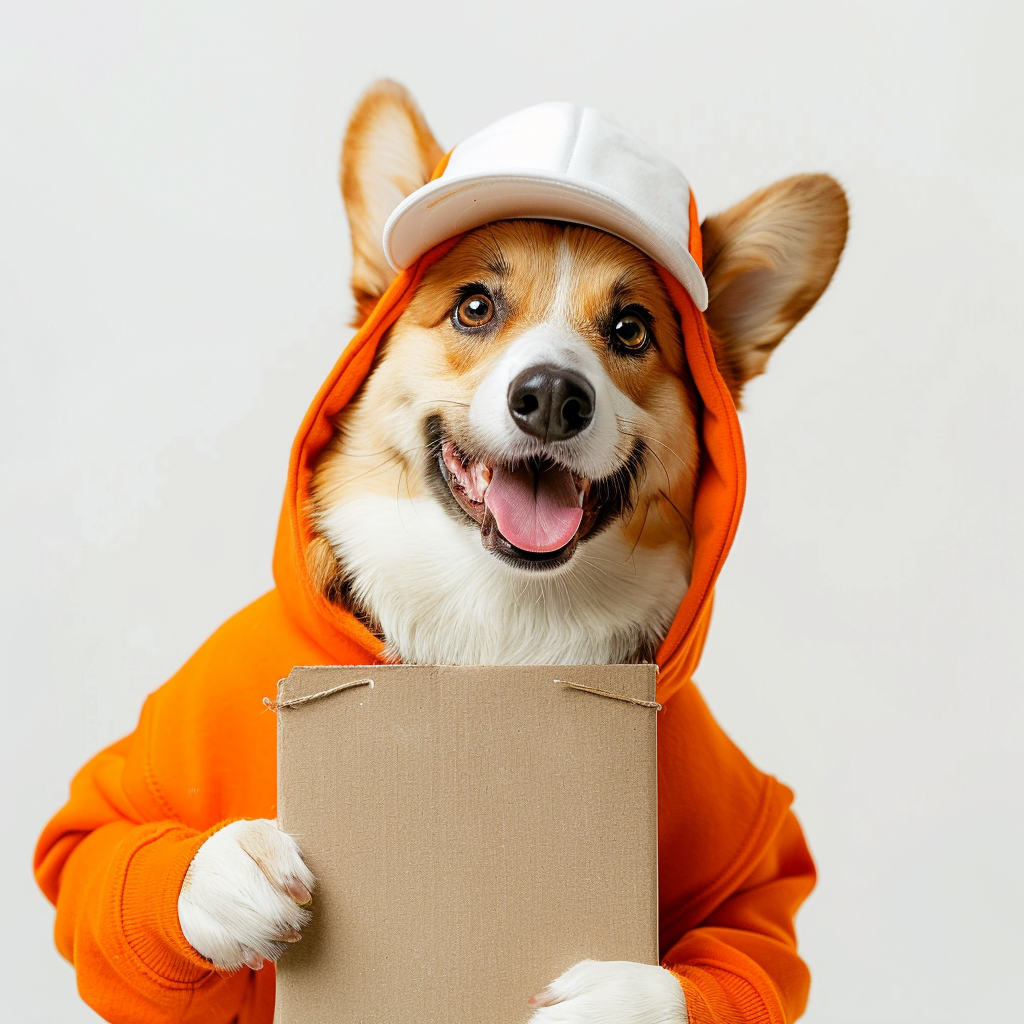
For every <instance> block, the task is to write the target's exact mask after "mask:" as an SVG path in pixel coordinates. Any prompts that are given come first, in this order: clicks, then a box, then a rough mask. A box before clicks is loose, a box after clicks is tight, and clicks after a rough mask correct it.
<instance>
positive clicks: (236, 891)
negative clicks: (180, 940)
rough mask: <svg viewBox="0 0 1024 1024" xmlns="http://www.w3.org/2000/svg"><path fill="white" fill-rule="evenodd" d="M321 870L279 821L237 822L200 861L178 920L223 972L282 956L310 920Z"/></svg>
mask: <svg viewBox="0 0 1024 1024" xmlns="http://www.w3.org/2000/svg"><path fill="white" fill-rule="evenodd" d="M312 889H313V874H312V872H311V871H310V870H309V868H307V867H306V865H305V863H304V862H303V860H302V854H301V853H299V848H298V846H297V845H296V843H295V840H294V839H292V837H291V836H289V835H286V834H285V833H284V832H281V831H280V830H279V829H278V827H277V823H276V822H273V821H267V820H266V819H265V818H260V819H258V820H256V821H234V822H232V823H231V824H230V825H226V826H225V827H224V828H222V829H220V830H219V831H217V832H214V834H213V835H212V836H210V838H209V839H207V840H206V842H205V843H203V845H202V846H200V847H199V852H198V853H197V854H196V855H195V857H193V858H192V863H191V864H190V865H189V868H188V873H187V874H186V875H185V881H184V883H183V885H182V887H181V893H180V895H179V896H178V921H179V923H180V924H181V930H182V932H183V933H184V935H185V938H186V939H188V941H189V942H190V943H191V945H192V948H193V949H195V950H196V952H198V953H199V954H200V955H201V956H204V957H206V959H207V960H209V961H210V962H211V963H212V964H213V966H214V967H216V968H217V970H219V971H236V970H238V968H240V967H242V966H243V965H246V966H248V967H252V968H253V969H254V970H259V968H261V967H262V966H263V961H264V960H276V959H277V958H278V957H279V956H280V955H281V954H282V953H283V952H284V951H285V950H286V949H287V948H288V944H289V943H291V942H297V941H298V939H299V938H300V935H299V933H300V931H301V930H302V928H303V927H304V926H305V925H306V924H307V923H308V922H309V918H310V912H309V910H307V909H306V908H304V907H301V906H299V904H300V903H308V902H309V901H310V899H311V898H312V897H311V892H312Z"/></svg>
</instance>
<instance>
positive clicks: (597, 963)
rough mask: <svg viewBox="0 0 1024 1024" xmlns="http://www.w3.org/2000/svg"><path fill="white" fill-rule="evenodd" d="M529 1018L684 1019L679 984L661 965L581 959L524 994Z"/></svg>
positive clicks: (587, 1021)
mask: <svg viewBox="0 0 1024 1024" xmlns="http://www.w3.org/2000/svg"><path fill="white" fill-rule="evenodd" d="M530 1006H534V1007H537V1010H536V1012H535V1013H534V1014H533V1016H532V1017H531V1018H530V1024H686V1022H687V1017H686V998H685V997H684V996H683V986H682V985H680V984H679V979H678V978H677V977H675V975H673V974H671V973H670V972H669V971H666V970H665V968H664V967H652V966H651V965H650V964H634V963H630V962H629V961H628V960H581V961H580V962H579V963H578V964H576V966H575V967H570V968H569V970H567V971H566V972H565V974H563V975H562V976H561V977H559V978H556V979H555V980H554V981H553V982H551V984H550V985H548V987H547V988H546V989H544V991H543V992H538V993H537V995H535V996H534V997H533V998H532V999H530Z"/></svg>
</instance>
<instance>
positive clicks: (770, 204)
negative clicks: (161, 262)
mask: <svg viewBox="0 0 1024 1024" xmlns="http://www.w3.org/2000/svg"><path fill="white" fill-rule="evenodd" d="M440 157H441V149H440V146H439V145H438V143H437V142H436V140H435V139H434V137H433V136H432V135H431V133H430V130H429V128H428V127H427V125H426V122H425V120H424V119H423V115H422V114H421V113H420V111H419V110H418V108H417V107H416V105H415V104H414V102H413V101H412V99H411V97H410V96H409V94H408V93H407V92H406V91H405V90H404V89H403V88H402V87H401V86H399V85H397V84H396V83H394V82H382V83H378V84H377V85H376V86H374V87H372V88H371V89H370V90H369V91H368V92H367V94H366V95H365V96H364V98H363V100H362V101H361V102H360V104H359V106H358V108H357V109H356V112H355V114H354V115H353V117H352V120H351V123H350V125H349V130H348V134H347V135H346V139H345V145H344V149H343V154H342V175H341V178H342V191H343V193H344V197H345V204H346V208H347V211H348V215H349V221H350V225H351V232H352V245H353V274H352V289H353V293H354V295H355V298H356V303H357V307H358V313H357V318H356V319H357V322H361V321H362V320H363V319H365V317H366V316H367V314H368V313H369V311H370V310H371V309H372V307H373V305H374V303H376V301H377V300H378V298H379V297H380V295H381V294H383V292H384V290H385V289H386V287H387V285H388V284H389V283H390V281H391V280H392V279H393V276H394V275H393V272H392V271H391V270H390V268H389V267H388V266H387V263H386V261H385V260H384V256H383V253H382V250H381V233H382V229H383V225H384V222H385V220H386V219H387V217H388V215H389V214H390V213H391V211H392V209H393V208H394V207H395V206H396V205H397V204H398V203H399V202H400V201H401V200H402V199H403V198H404V197H405V196H406V195H408V194H409V193H411V192H412V191H414V190H415V189H416V188H418V187H419V186H420V185H422V184H423V183H424V182H425V181H427V180H428V178H429V177H430V175H431V172H432V171H433V169H434V167H435V165H436V163H437V161H438V160H439V159H440ZM846 227H847V208H846V200H845V197H844V195H843V192H842V189H841V188H840V187H839V186H838V185H837V184H836V183H835V182H834V181H833V180H832V179H831V178H828V177H827V176H824V175H804V176H799V177H795V178H790V179H787V180H786V181H782V182H779V183H777V184H776V185H773V186H771V187H769V188H766V189H764V190H762V191H760V192H758V193H756V194H755V195H753V196H751V197H749V198H748V199H746V200H744V201H743V202H741V203H739V204H738V205H736V206H734V207H733V208H732V209H730V210H727V211H726V212H725V213H722V214H719V215H717V216H714V217H710V218H708V219H707V220H706V221H705V222H704V224H703V225H702V236H703V245H704V257H705V276H706V278H707V281H708V288H709V293H710V305H709V308H708V310H707V314H706V316H707V321H708V325H709V328H710V329H711V334H712V343H713V345H714V347H715V352H716V358H717V360H718V363H719V366H720V369H721V371H722V374H723V377H724V378H725V380H726V383H727V385H728V386H729V388H730V390H731V392H732V394H733V396H734V398H735V399H736V400H737V401H738V400H739V397H740V393H741V390H742V387H743V385H744V383H745V382H746V381H747V380H749V378H750V377H752V376H754V375H755V374H758V373H761V372H763V370H764V368H765V364H766V362H767V359H768V356H769V355H770V353H771V352H772V351H773V350H774V348H775V346H776V345H778V343H779V342H780V341H781V339H782V338H783V337H784V336H785V334H786V333H787V332H788V331H789V330H790V329H791V328H792V327H793V326H794V325H795V324H796V323H797V322H798V321H799V320H800V319H801V318H802V317H803V316H804V315H805V314H806V313H807V311H808V310H809V309H810V308H811V306H813V304H814V303H815V301H817V299H818V297H819V296H820V295H821V293H822V291H823V290H824V288H825V287H826V285H827V284H828V282H829V280H830V278H831V276H832V274H833V272H834V270H835V268H836V265H837V262H838V259H839V255H840V253H841V251H842V248H843V244H844V241H845V237H846ZM566 267H568V268H569V273H568V275H566V273H565V270H566ZM566 280H568V281H569V286H568V291H566V284H565V282H566ZM472 284H480V285H482V286H484V288H486V289H487V290H488V291H489V292H490V293H491V294H492V295H494V296H495V297H496V298H498V301H499V303H500V304H501V307H502V308H501V316H500V318H498V320H496V321H495V325H494V327H492V328H491V329H490V330H488V331H486V332H484V333H476V334H466V333H465V332H460V331H459V330H457V329H456V328H455V327H454V326H453V324H452V314H453V310H454V308H455V306H456V305H457V304H458V301H459V299H460V296H461V295H462V294H463V293H462V291H461V289H463V288H465V287H466V286H468V285H472ZM630 303H636V304H639V305H641V306H643V307H644V308H646V309H647V310H649V311H650V313H651V314H652V315H653V325H654V334H655V337H656V344H655V346H654V347H653V348H652V349H651V350H650V351H649V352H647V353H646V354H645V355H644V356H643V357H640V358H637V357H630V356H627V355H623V354H622V353H620V352H617V351H616V350H615V349H614V346H612V345H610V344H609V340H608V326H609V325H608V320H609V318H610V317H611V315H612V313H613V312H614V311H615V310H616V309H621V308H622V307H624V306H625V305H627V304H630ZM556 305H557V306H558V309H560V310H566V311H567V312H565V313H564V319H565V321H566V323H565V325H564V326H565V327H566V329H567V330H569V331H570V332H572V334H573V335H574V336H575V337H576V338H577V339H578V340H579V341H580V342H582V343H583V344H585V345H587V346H589V347H590V349H591V350H592V352H593V353H594V354H596V355H597V357H598V358H599V359H600V361H601V365H602V366H603V367H604V370H605V371H606V373H607V374H608V376H609V378H610V379H611V381H612V382H613V383H614V385H615V387H616V388H617V389H618V391H619V392H621V393H622V394H623V395H625V396H628V398H629V399H630V400H631V401H632V402H633V403H634V404H635V405H636V406H638V407H639V414H638V417H639V418H640V419H641V420H642V422H623V421H622V420H621V417H620V418H619V421H618V435H619V436H618V441H617V442H616V445H617V446H616V453H617V455H618V456H619V457H621V458H622V459H623V460H624V459H625V458H626V457H627V455H628V454H629V452H630V450H631V448H632V446H633V444H634V443H635V441H636V440H637V438H640V439H641V440H642V441H643V443H644V445H645V447H646V454H645V456H644V464H643V466H642V469H641V471H640V473H639V474H638V477H637V480H636V486H635V492H636V493H635V495H634V501H633V502H632V504H631V507H630V510H629V513H628V514H627V515H626V516H624V517H623V518H622V519H621V520H619V521H618V522H615V523H614V524H612V526H611V527H610V529H611V530H617V531H620V532H621V535H622V538H623V540H624V543H625V545H626V547H625V550H627V551H635V550H636V549H637V548H639V547H642V548H644V549H647V550H651V551H656V552H664V555H665V557H666V558H667V559H671V558H674V559H676V561H677V562H678V561H679V559H680V555H681V554H682V556H683V562H682V564H684V565H689V564H690V560H691V559H692V540H693V531H692V516H693V501H694V489H695V486H696V474H697V470H698V460H699V453H698V441H697V436H696V426H695V424H696V421H697V414H698V408H699V405H698V399H697V396H696V392H695V389H694V386H693V383H692V381H691V379H690V376H689V372H688V369H687V366H686V361H685V358H684V353H683V347H682V339H681V337H680V330H679V323H678V318H677V314H676V312H675V310H674V309H673V307H672V305H671V303H670V301H669V299H668V296H667V294H666V293H665V290H664V288H663V286H662V283H661V280H660V278H659V277H658V275H657V273H656V271H655V269H654V267H653V265H652V264H651V262H650V261H649V260H648V259H647V257H646V256H644V255H643V254H642V253H640V252H639V251H638V250H636V249H635V248H634V247H632V246H631V245H629V244H628V243H626V242H623V241H621V240H620V239H617V238H614V237H612V236H610V235H607V234H604V233H602V232H599V231H596V230H592V229H589V228H582V227H577V226H572V225H565V224H560V223H552V222H545V221H525V220H524V221H508V222H499V223H496V224H491V225H486V226H484V227H482V228H478V229H477V230H475V231H472V232H470V233H469V234H467V235H466V236H465V237H464V238H462V239H461V240H460V241H459V242H458V243H457V244H456V245H455V246H454V247H453V248H452V249H451V250H450V251H449V252H448V253H447V254H446V255H445V256H444V257H443V258H441V259H440V260H438V261H437V262H436V263H434V264H433V265H432V266H431V267H430V268H429V270H428V271H427V272H426V274H425V275H424V278H423V280H422V282H421V284H420V286H419V288H418V290H417V293H416V295H415V296H414V297H413V299H412V301H411V302H410V304H409V305H408V307H407V308H406V309H405V311H404V312H403V314H402V315H401V317H400V318H399V320H398V321H397V322H396V324H395V325H394V327H393V328H392V329H391V331H390V332H389V335H388V336H387V338H386V339H385V341H384V343H383V344H382V346H381V348H380V350H379V352H378V356H377V360H376V363H375V366H374V369H373V371H372V373H371V374H370V376H369V378H368V379H367V381H366V383H365V384H364V386H363V387H362V389H361V391H360V393H359V395H358V396H357V398H356V399H355V401H353V402H352V403H351V404H350V405H349V406H348V407H347V408H346V409H345V410H344V411H343V413H342V414H341V415H340V417H339V419H338V421H337V423H336V427H337V433H336V435H335V437H334V439H333V441H332V442H331V444H330V445H329V446H328V447H327V448H326V449H325V451H324V452H323V454H322V455H321V458H320V461H319V464H318V466H317V469H316V472H315V475H314V479H313V484H312V492H311V494H312V509H311V513H312V515H313V517H314V521H315V522H316V521H320V522H325V521H326V519H327V518H328V517H329V515H330V513H331V511H332V510H333V509H335V508H337V507H338V506H340V505H341V504H343V503H345V502H350V501H352V500H353V499H354V498H359V497H361V496H367V495H376V496H383V497H385V498H388V499H390V498H396V499H397V498H405V497H408V498H410V499H420V498H425V499H430V497H431V495H432V494H433V493H435V491H434V490H433V488H436V487H437V472H438V470H437V453H436V452H434V451H430V450H428V444H427V437H426V431H425V424H426V422H427V420H428V418H430V417H439V418H440V420H441V422H442V424H443V432H444V435H445V436H447V437H450V438H452V439H453V440H454V442H455V444H456V445H457V447H458V449H459V451H460V452H462V453H464V454H465V455H466V456H467V457H469V458H471V459H481V460H486V459H488V458H489V457H491V456H493V455H495V453H492V452H487V451H482V450H479V445H478V444H477V442H476V440H475V438H474V435H473V432H472V430H471V429H470V427H469V408H470V403H471V402H472V400H473V396H474V394H475V393H476V392H477V389H478V387H479V386H480V384H481V382H482V381H483V380H484V379H485V377H487V375H488V371H489V370H490V369H491V368H492V367H493V366H494V365H495V364H496V361H497V360H498V359H500V357H501V355H502V353H503V352H504V351H505V350H506V349H507V348H508V347H509V346H510V345H512V344H513V343H514V342H515V340H516V339H517V338H518V337H520V336H522V335H523V334H524V332H527V331H529V330H531V329H532V328H535V327H537V325H539V324H543V323H547V322H550V320H551V316H552V311H553V309H554V308H555V307H556ZM559 315H562V314H559ZM406 528H407V529H415V528H416V524H408V525H407V526H406ZM470 528H471V527H470V526H469V524H467V529H470ZM585 550H586V539H584V541H583V543H582V545H581V549H580V555H579V556H577V557H576V558H575V559H574V561H573V562H571V563H570V569H571V567H572V566H573V565H575V564H576V563H578V562H581V561H582V560H583V553H584V552H585ZM659 558H660V555H659ZM307 563H308V566H309V570H310V575H311V577H312V579H313V582H314V585H315V586H316V587H317V588H318V589H319V590H320V591H321V592H322V593H324V594H325V595H327V596H328V598H330V599H331V600H336V601H342V600H345V599H346V594H347V590H346V581H345V575H344V567H343V566H341V565H340V564H339V562H338V560H337V558H336V557H335V552H334V550H333V548H332V546H331V544H330V543H329V542H328V541H327V540H326V539H325V538H324V537H320V536H318V537H316V538H315V539H314V540H313V542H312V544H311V545H310V548H309V550H308V552H307ZM666 564H667V563H666ZM598 568H599V567H598ZM572 571H576V570H572ZM578 571H579V572H581V573H586V570H585V569H584V568H582V567H580V568H579V570H578ZM587 578H589V576H588V577H587ZM354 610H355V611H357V612H359V613H361V614H363V615H364V617H365V618H367V620H368V621H370V622H371V624H372V609H358V608H357V609H354Z"/></svg>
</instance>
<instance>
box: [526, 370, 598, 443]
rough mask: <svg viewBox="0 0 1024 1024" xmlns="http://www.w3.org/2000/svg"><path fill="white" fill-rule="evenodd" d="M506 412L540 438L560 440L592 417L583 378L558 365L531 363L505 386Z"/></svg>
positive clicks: (590, 391)
mask: <svg viewBox="0 0 1024 1024" xmlns="http://www.w3.org/2000/svg"><path fill="white" fill-rule="evenodd" d="M508 411H509V412H510V413H511V414H512V419H514V420H515V421H516V425H517V426H518V427H519V429H520V430H522V431H525V432H526V433H527V434H532V435H533V436H534V437H539V438H540V439H541V440H542V441H564V440H566V439H567V438H570V437H575V435H576V434H578V433H579V432H580V431H581V430H586V428H587V427H588V426H589V425H590V421H591V420H592V419H593V418H594V389H593V388H592V387H591V386H590V383H589V381H588V380H587V379H586V377H583V376H582V375H581V374H578V373H576V372H575V371H573V370H567V369H565V368H563V367H559V366H548V365H541V366H531V367H528V368H527V369H525V370H523V372H522V373H521V374H519V376H518V377H516V379H515V380H514V381H512V383H511V384H510V385H509V387H508Z"/></svg>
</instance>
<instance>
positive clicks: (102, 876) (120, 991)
mask: <svg viewBox="0 0 1024 1024" xmlns="http://www.w3.org/2000/svg"><path fill="white" fill-rule="evenodd" d="M151 714H152V698H151V699H150V701H148V702H147V704H146V707H145V708H144V710H143V713H142V719H141V721H140V723H139V729H138V730H137V731H136V732H135V733H133V734H132V735H131V736H128V737H126V738H125V739H123V740H120V741H118V742H117V743H115V744H113V745H112V746H110V747H108V748H107V749H106V750H104V751H102V752H101V753H100V754H97V755H96V756H95V757H94V758H93V759H92V760H91V761H90V762H89V763H88V764H87V765H86V766H85V767H84V768H83V769H82V770H81V771H80V772H79V773H78V775H77V776H76V777H75V779H74V781H73V782H72V784H71V795H70V799H69V800H68V802H67V804H66V805H65V806H64V807H63V808H62V809H61V810H60V811H59V812H58V813H57V814H56V816H55V817H54V818H53V820H52V821H50V823H49V824H48V825H47V827H46V829H45V830H44V832H43V834H42V836H41V837H40V840H39V844H38V846H37V848H36V856H35V871H36V878H37V880H38V882H39V885H40V887H41V888H42V890H43V892H44V893H45V894H46V896H47V898H48V899H49V900H50V901H51V902H52V903H53V904H54V905H55V906H56V908H57V920H56V926H55V937H56V942H57V948H58V949H59V950H60V952H61V954H62V955H63V956H64V957H66V958H67V959H68V960H70V961H71V963H72V964H74V967H75V972H76V976H77V981H78V989H79V993H80V994H81V996H82V998H83V999H84V1000H85V1001H86V1002H87V1003H88V1004H89V1005H90V1006H91V1007H92V1008H93V1009H94V1010H96V1011H97V1012H98V1013H99V1014H101V1015H102V1016H103V1017H104V1018H105V1019H106V1020H108V1021H112V1022H115V1024H116V1022H122V1021H123V1022H157V1021H171V1020H173V1021H192V1020H196V1021H199V1020H202V1021H205V1022H209V1024H216V1022H218V1021H225V1022H226V1021H230V1020H234V1019H236V1017H237V1013H238V1007H239V1005H240V1004H241V1003H242V1002H244V1000H245V992H244V988H245V986H246V985H247V984H248V983H249V981H250V979H251V977H252V975H251V972H249V971H242V972H239V973H238V974H237V975H230V976H229V975H223V974H218V973H217V972H215V971H213V970H212V968H211V966H210V964H209V963H208V962H207V961H205V960H204V959H203V958H202V957H200V956H199V954H198V953H196V951H195V950H194V949H192V947H191V946H190V945H189V944H188V942H187V941H186V939H185V936H184V935H183V934H182V932H181V928H180V926H179V924H178V910H177V901H178V893H179V892H180V890H181V884H182V881H183V879H184V877H185V873H186V871H187V870H188V866H189V864H190V863H191V861H192V858H193V856H194V855H195V853H196V851H197V850H198V849H199V846H200V845H201V844H202V843H203V841H204V840H205V839H206V838H207V837H208V836H209V835H210V834H211V833H212V832H213V831H215V830H216V829H210V830H208V831H205V832H201V831H198V830H196V829H193V828H190V827H188V826H186V825H184V824H183V823H181V822H180V821H179V820H176V818H175V817H174V816H173V814H172V813H170V812H169V809H168V808H161V807H160V805H159V799H158V797H156V796H155V794H153V793H151V792H150V790H149V787H148V785H147V783H146V758H145V755H144V751H143V750H142V749H141V748H142V747H143V746H144V736H145V734H146V731H147V724H148V719H149V717H150V716H151Z"/></svg>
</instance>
